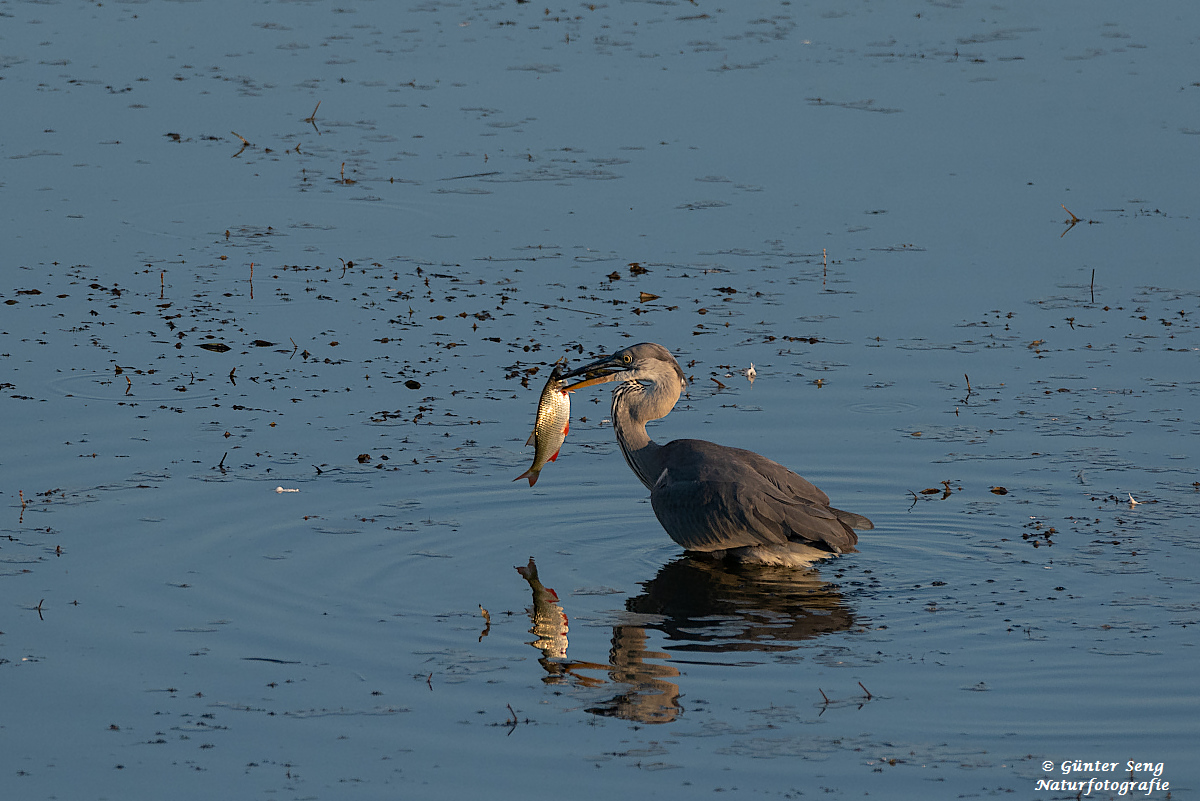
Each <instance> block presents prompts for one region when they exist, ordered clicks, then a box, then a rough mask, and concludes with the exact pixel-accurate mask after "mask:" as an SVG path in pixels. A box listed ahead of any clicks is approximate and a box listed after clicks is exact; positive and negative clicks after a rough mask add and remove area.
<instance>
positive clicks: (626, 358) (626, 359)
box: [621, 353, 633, 364]
mask: <svg viewBox="0 0 1200 801" xmlns="http://www.w3.org/2000/svg"><path fill="white" fill-rule="evenodd" d="M621 361H623V362H625V363H626V364H629V363H630V362H631V361H633V357H632V356H630V355H629V354H628V353H626V354H625V355H624V356H622V357H621Z"/></svg>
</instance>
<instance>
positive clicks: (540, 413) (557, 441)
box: [513, 362, 571, 487]
mask: <svg viewBox="0 0 1200 801" xmlns="http://www.w3.org/2000/svg"><path fill="white" fill-rule="evenodd" d="M561 375H562V363H561V362H560V363H558V364H556V365H554V369H553V370H551V371H550V378H549V380H547V381H546V386H545V388H544V389H543V390H542V397H541V399H539V400H538V410H537V420H536V422H534V424H533V433H532V434H530V435H529V441H528V442H526V443H525V444H526V445H532V446H534V452H533V466H531V467H530V468H529V469H528V470H526V471H525V472H524V473H522V474H521V475H519V476H517V477H516V478H514V479H513V481H520V480H521V479H523V478H527V479H529V486H531V487H532V486H533V485H534V484H536V483H537V480H538V475H539V474H540V473H541V471H542V468H543V467H545V466H546V462H553V461H554V460H555V459H557V458H558V449H559V448H561V447H562V444H563V441H564V440H565V439H566V438H567V431H569V430H570V428H571V399H570V398H569V397H567V391H566V390H564V389H563V385H565V384H566V383H567V382H565V381H563V380H561V378H560V377H559V376H561Z"/></svg>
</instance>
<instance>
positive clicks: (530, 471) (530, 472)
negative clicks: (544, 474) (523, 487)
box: [513, 454, 558, 487]
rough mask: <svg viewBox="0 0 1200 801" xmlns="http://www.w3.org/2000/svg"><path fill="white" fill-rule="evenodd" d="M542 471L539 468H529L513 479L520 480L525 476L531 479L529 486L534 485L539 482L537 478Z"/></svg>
mask: <svg viewBox="0 0 1200 801" xmlns="http://www.w3.org/2000/svg"><path fill="white" fill-rule="evenodd" d="M557 455H558V454H555V456H557ZM540 472H541V471H540V470H537V471H535V470H534V469H533V468H532V467H531V468H529V469H528V470H526V471H525V472H524V473H522V474H521V475H519V476H517V477H516V478H514V479H513V481H520V480H521V479H523V478H527V479H529V486H531V487H532V486H533V485H534V484H536V483H537V480H538V475H539V473H540Z"/></svg>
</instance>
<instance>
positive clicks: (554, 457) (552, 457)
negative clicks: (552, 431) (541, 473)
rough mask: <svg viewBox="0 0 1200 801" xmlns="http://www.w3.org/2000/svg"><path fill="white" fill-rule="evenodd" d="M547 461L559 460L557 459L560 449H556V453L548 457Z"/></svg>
mask: <svg viewBox="0 0 1200 801" xmlns="http://www.w3.org/2000/svg"><path fill="white" fill-rule="evenodd" d="M546 461H547V462H557V461H558V451H555V452H554V455H553V456H551V457H550V458H549V459H547V460H546Z"/></svg>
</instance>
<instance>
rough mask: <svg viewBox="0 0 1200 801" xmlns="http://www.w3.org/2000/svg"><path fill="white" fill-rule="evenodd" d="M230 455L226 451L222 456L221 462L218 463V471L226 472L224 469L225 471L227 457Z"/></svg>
mask: <svg viewBox="0 0 1200 801" xmlns="http://www.w3.org/2000/svg"><path fill="white" fill-rule="evenodd" d="M228 455H229V451H225V453H224V455H222V456H221V461H219V462H217V469H218V470H224V469H225V457H226V456H228Z"/></svg>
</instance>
